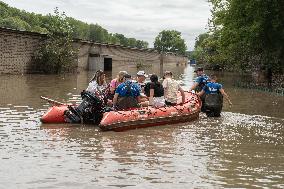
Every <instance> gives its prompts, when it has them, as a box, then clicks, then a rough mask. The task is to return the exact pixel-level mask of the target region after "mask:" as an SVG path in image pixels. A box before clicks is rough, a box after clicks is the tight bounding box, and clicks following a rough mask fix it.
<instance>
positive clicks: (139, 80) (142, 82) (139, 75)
mask: <svg viewBox="0 0 284 189" xmlns="http://www.w3.org/2000/svg"><path fill="white" fill-rule="evenodd" d="M147 77H148V75H147V74H146V73H145V71H139V72H137V78H136V81H137V84H138V85H139V86H140V88H141V92H142V93H144V87H145V80H146V78H147Z"/></svg>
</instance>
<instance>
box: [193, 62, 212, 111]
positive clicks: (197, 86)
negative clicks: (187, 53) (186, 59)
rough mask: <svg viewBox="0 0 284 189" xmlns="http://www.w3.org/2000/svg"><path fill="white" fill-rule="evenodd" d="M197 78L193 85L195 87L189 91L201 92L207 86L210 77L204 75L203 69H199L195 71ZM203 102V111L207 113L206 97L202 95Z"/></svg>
mask: <svg viewBox="0 0 284 189" xmlns="http://www.w3.org/2000/svg"><path fill="white" fill-rule="evenodd" d="M195 72H196V74H197V77H196V78H195V81H194V83H193V85H192V86H191V88H190V89H189V91H192V90H195V92H200V91H201V90H202V89H203V87H204V86H205V85H206V83H207V82H208V81H209V77H208V76H207V75H206V74H205V73H204V70H203V68H202V67H198V68H197V69H196V70H195ZM200 99H201V101H202V107H201V111H202V112H205V109H204V106H203V105H204V100H205V95H202V96H201V97H200Z"/></svg>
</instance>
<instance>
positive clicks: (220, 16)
mask: <svg viewBox="0 0 284 189" xmlns="http://www.w3.org/2000/svg"><path fill="white" fill-rule="evenodd" d="M209 1H210V2H211V3H212V5H213V8H212V15H213V17H212V19H211V26H212V27H211V31H212V32H214V33H216V32H218V33H219V36H220V38H219V39H218V41H219V45H220V46H219V51H220V54H222V55H227V57H228V58H230V59H228V61H227V62H229V63H230V64H234V65H237V66H238V67H240V68H241V69H249V70H251V69H258V70H272V71H273V72H283V66H284V55H283V54H284V19H283V18H284V12H283V7H284V1H283V0H263V1H255V0H247V1H243V0H209Z"/></svg>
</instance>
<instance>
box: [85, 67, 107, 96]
mask: <svg viewBox="0 0 284 189" xmlns="http://www.w3.org/2000/svg"><path fill="white" fill-rule="evenodd" d="M106 88H107V84H106V77H105V73H104V72H103V71H102V70H98V71H96V73H95V75H94V76H93V77H92V79H91V80H90V82H89V85H88V87H87V89H86V91H90V92H92V93H94V94H96V95H102V94H103V93H104V91H105V90H106Z"/></svg>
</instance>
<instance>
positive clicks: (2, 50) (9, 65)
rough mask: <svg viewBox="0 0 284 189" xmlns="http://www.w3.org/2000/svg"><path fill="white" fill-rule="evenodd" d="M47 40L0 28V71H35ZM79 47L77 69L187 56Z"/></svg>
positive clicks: (179, 60)
mask: <svg viewBox="0 0 284 189" xmlns="http://www.w3.org/2000/svg"><path fill="white" fill-rule="evenodd" d="M45 39H46V35H44V34H39V33H34V32H28V31H18V30H12V29H7V28H0V74H25V73H36V72H37V70H34V69H35V66H33V64H36V62H32V57H33V55H34V52H35V51H36V50H37V49H38V48H39V47H40V45H41V44H42V43H43V42H44V40H45ZM74 46H75V47H76V48H78V50H79V53H78V59H77V60H76V61H77V69H78V71H80V70H97V69H102V70H112V68H113V67H120V66H129V65H130V66H131V65H132V66H139V65H142V66H147V65H159V66H160V65H163V64H177V65H180V64H186V63H187V58H186V57H184V56H178V55H175V54H163V55H161V54H159V53H158V52H157V51H155V50H154V49H138V48H131V47H124V46H121V45H113V44H103V43H95V42H92V41H84V40H74Z"/></svg>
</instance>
